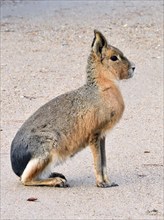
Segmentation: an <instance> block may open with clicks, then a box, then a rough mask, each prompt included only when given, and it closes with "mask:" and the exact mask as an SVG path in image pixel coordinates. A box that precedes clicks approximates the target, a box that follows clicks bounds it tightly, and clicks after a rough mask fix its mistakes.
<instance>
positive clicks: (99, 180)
mask: <svg viewBox="0 0 164 220" xmlns="http://www.w3.org/2000/svg"><path fill="white" fill-rule="evenodd" d="M90 148H91V150H92V154H93V159H94V168H95V176H96V185H97V186H98V187H103V188H105V187H112V186H118V185H117V184H115V183H110V181H109V179H108V176H107V168H106V154H105V138H100V136H99V135H95V136H94V137H92V139H91V141H90Z"/></svg>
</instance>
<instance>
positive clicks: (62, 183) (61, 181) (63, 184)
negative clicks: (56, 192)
mask: <svg viewBox="0 0 164 220" xmlns="http://www.w3.org/2000/svg"><path fill="white" fill-rule="evenodd" d="M54 180H55V184H54V186H55V187H62V188H67V187H69V184H68V183H67V181H66V180H65V179H63V178H60V177H56V178H55V179H54Z"/></svg>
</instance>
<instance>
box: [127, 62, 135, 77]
mask: <svg viewBox="0 0 164 220" xmlns="http://www.w3.org/2000/svg"><path fill="white" fill-rule="evenodd" d="M135 68H136V67H135V64H134V63H133V62H131V63H130V68H129V73H128V78H131V77H133V75H134V71H135Z"/></svg>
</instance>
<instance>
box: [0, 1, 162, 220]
mask: <svg viewBox="0 0 164 220" xmlns="http://www.w3.org/2000/svg"><path fill="white" fill-rule="evenodd" d="M162 14H163V3H162V1H106V2H105V1H98V2H94V1H83V2H80V1H78V2H76V1H59V2H57V1H25V2H23V3H22V2H21V1H8V2H6V1H5V2H2V5H1V35H0V36H1V107H2V110H1V219H14V220H15V219H114V220H117V219H125V220H127V219H128V220H129V219H131V220H132V219H137V220H140V219H141V220H146V219H147V220H151V219H153V220H155V219H158V220H162V219H163V146H162V145H163V142H162V139H163V133H162V132H163V115H162V110H163V108H162V107H163V99H162V98H163V97H162V96H163V93H162V92H163V51H162V48H163V29H162V28H163V17H162ZM94 28H96V29H98V30H100V31H102V33H104V35H105V36H106V38H107V39H108V40H109V43H111V44H112V45H115V46H117V47H118V48H120V49H121V50H122V51H123V52H124V53H125V54H126V56H127V57H128V58H129V59H130V60H132V61H133V62H134V63H135V64H136V74H135V77H134V78H133V79H130V80H128V81H124V82H121V83H120V88H121V91H122V93H123V96H124V99H125V104H126V110H125V113H124V115H123V118H122V120H121V121H120V123H119V124H118V125H117V126H116V127H115V129H114V130H113V131H112V132H111V133H110V134H109V135H108V136H107V159H108V173H109V176H110V178H111V180H112V181H114V182H116V183H118V184H119V187H115V188H107V189H100V188H97V187H95V179H94V173H93V160H92V155H91V152H90V150H89V148H88V149H86V150H84V151H83V152H81V153H79V154H78V155H77V156H75V157H74V158H73V159H71V160H69V161H67V162H66V163H65V164H63V165H61V166H59V167H57V169H56V170H55V171H58V172H62V173H63V174H64V175H66V177H67V179H68V181H69V183H70V185H71V187H70V188H66V189H59V188H48V187H24V186H23V185H21V183H20V182H19V179H18V177H17V176H16V175H15V174H14V173H13V172H12V170H11V165H10V157H9V155H10V154H9V153H10V144H11V141H12V139H13V137H14V135H15V133H16V132H17V130H18V128H19V127H20V126H21V124H22V123H23V122H24V121H25V119H27V118H28V117H29V116H30V115H31V114H32V113H33V112H34V111H35V110H36V109H37V108H38V107H40V106H41V105H42V104H44V103H45V102H47V101H49V100H50V99H52V98H53V97H55V96H57V95H59V94H61V93H64V92H66V91H69V90H72V89H75V88H77V87H79V86H81V85H83V83H84V82H85V67H86V60H87V57H88V55H89V51H90V46H91V43H92V39H93V29H94ZM29 197H36V198H37V200H36V201H35V202H29V201H27V199H28V198H29Z"/></svg>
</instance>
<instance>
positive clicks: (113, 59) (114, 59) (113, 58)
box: [110, 56, 118, 61]
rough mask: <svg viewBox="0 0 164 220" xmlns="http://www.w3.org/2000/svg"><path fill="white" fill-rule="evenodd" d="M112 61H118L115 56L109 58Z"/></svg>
mask: <svg viewBox="0 0 164 220" xmlns="http://www.w3.org/2000/svg"><path fill="white" fill-rule="evenodd" d="M110 59H111V60H112V61H116V60H118V58H117V57H116V56H111V58H110Z"/></svg>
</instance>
